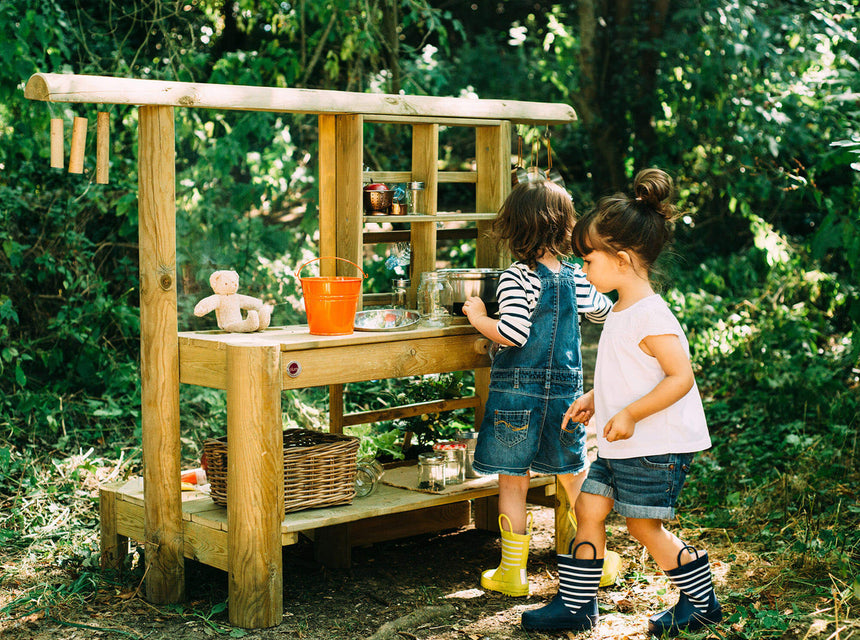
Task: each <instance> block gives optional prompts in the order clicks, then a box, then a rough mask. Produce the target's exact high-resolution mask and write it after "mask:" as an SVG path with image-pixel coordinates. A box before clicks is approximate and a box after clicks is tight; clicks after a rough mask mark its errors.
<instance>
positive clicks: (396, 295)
mask: <svg viewBox="0 0 860 640" xmlns="http://www.w3.org/2000/svg"><path fill="white" fill-rule="evenodd" d="M391 285H392V287H393V292H392V295H391V306H392V307H393V308H394V309H405V308H406V301H407V298H408V296H409V285H410V282H409V279H408V278H396V279H394V280H392V281H391Z"/></svg>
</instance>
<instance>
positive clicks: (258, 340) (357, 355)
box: [179, 318, 490, 389]
mask: <svg viewBox="0 0 860 640" xmlns="http://www.w3.org/2000/svg"><path fill="white" fill-rule="evenodd" d="M488 346H489V341H488V340H487V339H486V338H484V337H483V336H482V335H481V334H480V333H478V331H476V330H475V329H474V328H473V327H472V326H471V325H470V324H468V321H466V319H465V318H463V319H456V320H455V321H454V324H452V325H450V326H447V327H443V328H426V327H419V328H417V329H407V330H404V331H356V332H355V333H352V334H349V335H344V336H316V335H310V333H309V332H308V327H307V326H306V325H297V326H289V327H275V328H271V329H269V330H267V331H264V332H260V333H226V332H223V331H212V332H181V333H180V334H179V363H180V364H179V381H180V382H182V383H185V384H196V385H200V386H204V387H212V388H215V389H226V385H227V378H228V376H227V369H228V363H227V360H228V356H227V352H228V351H229V350H231V349H255V348H271V347H278V349H279V351H280V364H279V366H280V377H281V388H282V389H299V388H305V387H317V386H324V385H331V384H343V383H347V382H358V381H360V380H377V379H382V378H403V377H407V376H416V375H424V374H429V373H447V372H450V371H465V370H468V369H477V368H482V367H489V366H490V358H489V357H488V356H487V348H488Z"/></svg>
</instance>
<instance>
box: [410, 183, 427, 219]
mask: <svg viewBox="0 0 860 640" xmlns="http://www.w3.org/2000/svg"><path fill="white" fill-rule="evenodd" d="M422 191H424V183H423V182H407V183H406V209H407V213H409V214H411V215H415V214H418V213H426V211H424V212H422V211H420V210H419V208H420V205H421V204H422V203H421V192H422Z"/></svg>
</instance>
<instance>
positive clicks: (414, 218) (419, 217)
mask: <svg viewBox="0 0 860 640" xmlns="http://www.w3.org/2000/svg"><path fill="white" fill-rule="evenodd" d="M496 215H497V214H495V213H447V212H441V211H440V212H439V213H437V214H436V215H435V216H428V215H424V214H420V213H416V214H408V215H405V216H391V215H365V216H364V221H365V222H474V221H477V220H493V219H494V218H495V217H496Z"/></svg>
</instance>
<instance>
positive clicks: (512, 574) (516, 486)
mask: <svg viewBox="0 0 860 640" xmlns="http://www.w3.org/2000/svg"><path fill="white" fill-rule="evenodd" d="M528 490H529V477H528V475H525V476H508V475H504V474H500V475H499V529H500V530H501V534H502V560H501V562H500V563H499V566H498V567H496V568H495V569H488V570H487V571H484V572H483V573H482V574H481V586H482V587H484V588H485V589H489V590H491V591H500V592H501V593H504V594H505V595H509V596H527V595H528V594H529V582H528V576H527V574H526V562H527V560H528V555H529V542H530V541H531V526H530V523H529V519H528V516H527V513H526V494H527V493H528Z"/></svg>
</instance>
